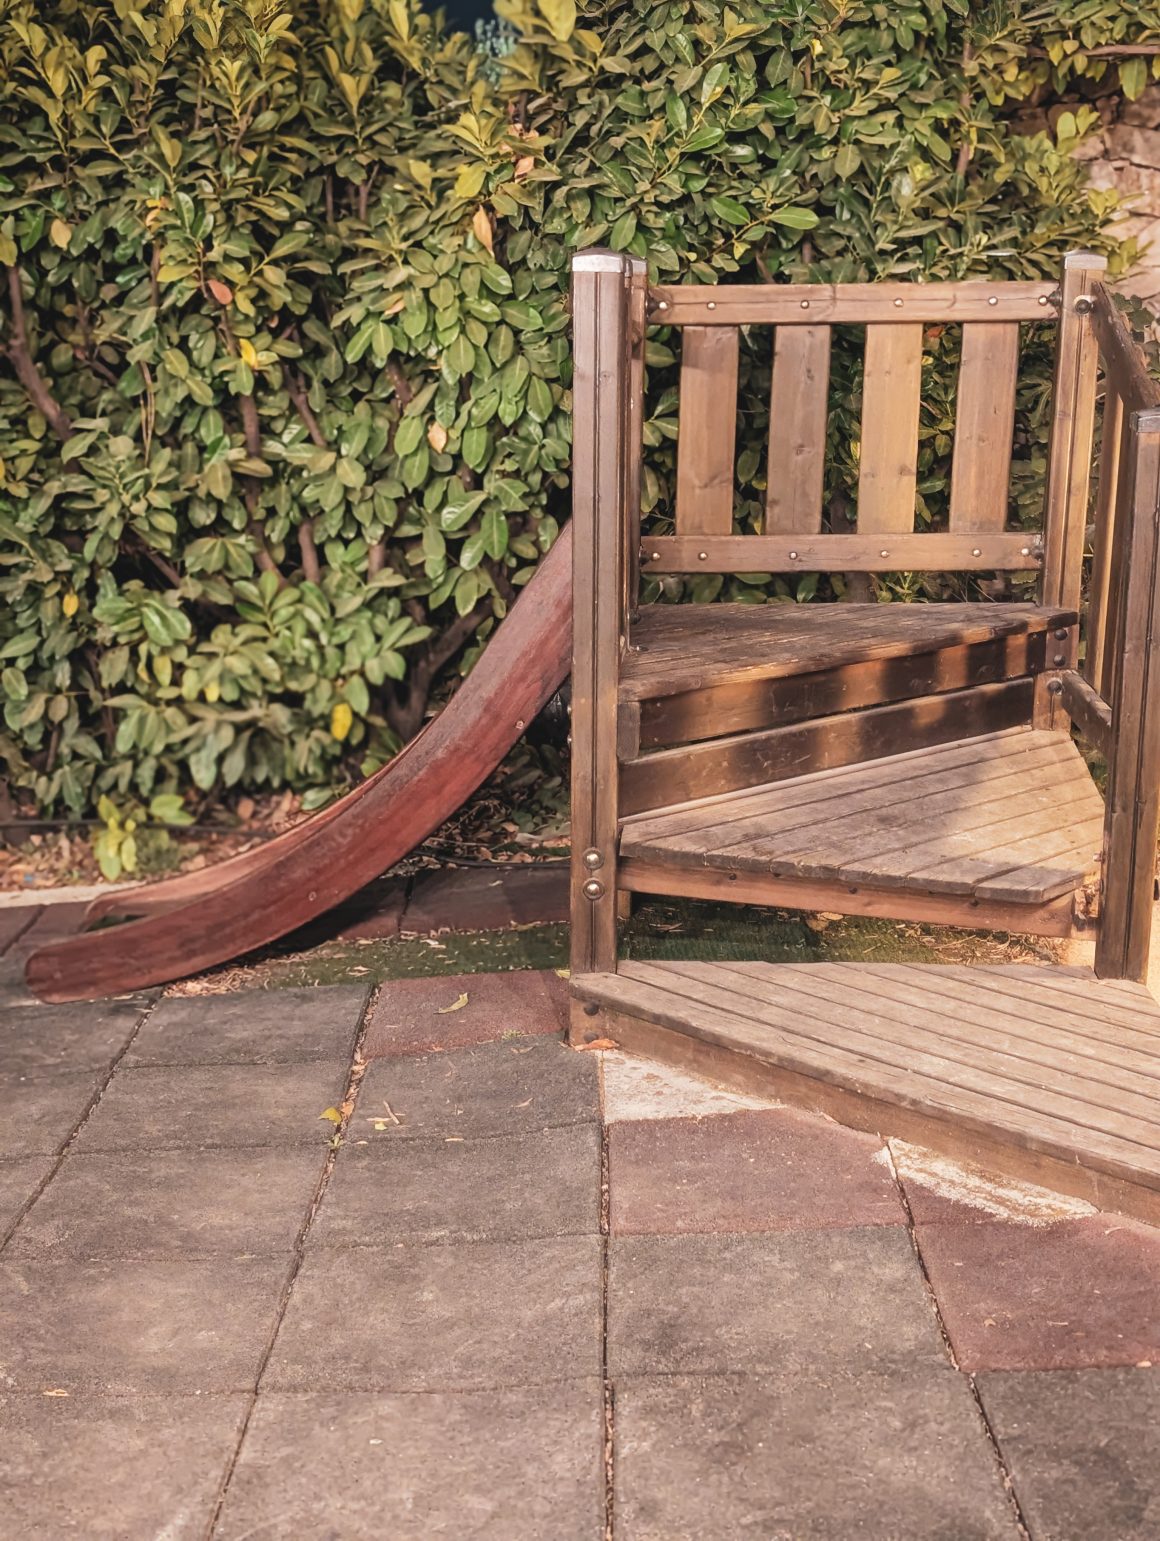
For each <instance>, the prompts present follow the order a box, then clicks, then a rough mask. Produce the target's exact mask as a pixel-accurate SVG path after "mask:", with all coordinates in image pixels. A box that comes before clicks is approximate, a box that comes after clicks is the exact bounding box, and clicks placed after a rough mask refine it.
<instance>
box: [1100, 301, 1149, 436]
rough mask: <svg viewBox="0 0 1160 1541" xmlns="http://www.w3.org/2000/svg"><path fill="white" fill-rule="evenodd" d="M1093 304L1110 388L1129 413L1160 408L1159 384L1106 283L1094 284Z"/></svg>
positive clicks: (1105, 372)
mask: <svg viewBox="0 0 1160 1541" xmlns="http://www.w3.org/2000/svg"><path fill="white" fill-rule="evenodd" d="M1092 301H1093V307H1092V325H1093V326H1094V328H1095V334H1096V341H1097V342H1098V344H1099V349H1100V362H1101V364H1102V365H1103V368H1104V376H1105V379H1106V381H1107V387H1108V389H1109V390H1110V391H1114V392H1115V394H1116V395H1117V396H1118V397H1119V399H1120V401H1121V402H1122V403H1123V406H1124V410H1125V411H1126V412H1147V411H1149V410H1150V409H1151V408H1152V407H1160V385H1158V384H1157V383H1156V381H1155V380H1153V379H1152V377H1151V375H1150V374H1149V373H1148V371H1147V369H1146V368H1145V367H1144V360H1143V358H1142V356H1141V353H1140V349H1139V348H1138V347H1137V346H1136V344H1135V343H1134V342H1133V341H1132V334H1131V332H1130V331H1129V330H1128V328H1127V327H1126V326H1125V324H1124V318H1123V316H1122V315H1121V314H1120V312H1119V310H1117V308H1116V304H1115V301H1114V300H1113V299H1112V296H1111V295H1110V294H1109V293H1108V291H1107V289H1106V288H1105V287H1104V285H1103V284H1096V285H1095V288H1094V292H1093V295H1092Z"/></svg>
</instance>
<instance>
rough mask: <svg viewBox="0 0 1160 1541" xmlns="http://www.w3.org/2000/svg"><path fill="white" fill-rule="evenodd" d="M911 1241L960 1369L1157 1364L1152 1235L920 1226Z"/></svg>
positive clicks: (1095, 1228)
mask: <svg viewBox="0 0 1160 1541" xmlns="http://www.w3.org/2000/svg"><path fill="white" fill-rule="evenodd" d="M918 1238H919V1246H920V1248H921V1251H922V1256H923V1260H924V1262H925V1264H926V1268H927V1272H928V1274H929V1276H930V1281H931V1284H932V1285H933V1287H934V1291H935V1295H936V1296H937V1298H938V1303H939V1308H940V1310H941V1312H942V1317H943V1321H944V1323H945V1325H946V1329H947V1332H948V1334H949V1336H950V1340H951V1344H952V1346H953V1348H954V1351H955V1356H956V1358H957V1359H958V1362H959V1364H960V1365H961V1366H962V1368H963V1369H965V1370H968V1371H974V1370H1057V1369H1082V1368H1084V1367H1086V1366H1094V1365H1134V1364H1138V1363H1140V1362H1141V1361H1143V1360H1149V1361H1153V1362H1158V1361H1160V1232H1157V1231H1152V1230H1148V1229H1146V1228H1145V1227H1144V1226H1140V1225H1135V1224H1133V1223H1132V1222H1130V1221H1127V1220H1119V1219H1116V1218H1114V1217H1112V1216H1110V1215H1092V1216H1090V1217H1089V1218H1087V1219H1083V1220H1069V1221H1064V1222H1062V1223H1061V1224H1059V1225H1054V1226H1048V1227H1043V1228H1038V1227H1033V1226H1019V1225H1007V1224H1003V1223H1000V1222H994V1223H991V1224H989V1225H974V1224H969V1225H921V1226H919V1227H918Z"/></svg>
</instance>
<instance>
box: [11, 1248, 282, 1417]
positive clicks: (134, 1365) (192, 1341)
mask: <svg viewBox="0 0 1160 1541" xmlns="http://www.w3.org/2000/svg"><path fill="white" fill-rule="evenodd" d="M289 1271H290V1258H289V1257H288V1256H283V1257H269V1258H224V1257H215V1258H212V1259H209V1260H190V1259H185V1258H182V1259H181V1260H179V1261H166V1262H155V1261H151V1262H136V1261H134V1262H120V1261H118V1262H87V1261H80V1260H78V1259H76V1258H60V1259H56V1258H54V1259H52V1260H51V1261H46V1260H44V1259H42V1258H36V1259H26V1258H9V1259H6V1260H5V1261H4V1262H2V1263H0V1386H4V1387H5V1388H6V1389H8V1390H10V1391H25V1392H34V1393H39V1394H43V1393H44V1392H45V1391H47V1390H53V1389H55V1390H61V1391H65V1392H68V1393H69V1394H70V1395H71V1394H74V1393H77V1392H82V1391H96V1392H102V1393H105V1394H107V1395H110V1396H133V1395H135V1394H136V1393H138V1392H144V1391H182V1392H207V1391H245V1390H247V1389H252V1388H253V1386H254V1384H255V1382H256V1379H257V1374H258V1367H259V1364H260V1362H261V1357H262V1352H263V1350H264V1348H265V1346H266V1343H267V1342H268V1340H269V1337H270V1333H271V1330H272V1328H273V1325H274V1318H275V1314H276V1312H277V1308H278V1302H279V1299H280V1296H281V1292H282V1289H283V1287H284V1285H285V1282H286V1279H287V1277H288V1275H289Z"/></svg>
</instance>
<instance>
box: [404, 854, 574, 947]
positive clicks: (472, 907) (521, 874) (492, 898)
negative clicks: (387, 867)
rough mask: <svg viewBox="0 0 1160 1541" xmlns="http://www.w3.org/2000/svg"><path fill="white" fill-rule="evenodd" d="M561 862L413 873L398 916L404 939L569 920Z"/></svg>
mask: <svg viewBox="0 0 1160 1541" xmlns="http://www.w3.org/2000/svg"><path fill="white" fill-rule="evenodd" d="M568 884H569V875H568V867H567V865H566V864H565V863H560V864H558V865H557V864H556V863H551V864H549V863H545V862H536V863H531V862H529V863H527V864H524V863H506V864H501V863H498V862H497V863H496V865H495V866H494V867H450V868H446V869H444V870H443V871H441V872H420V873H418V874H417V876H416V878H415V882H414V886H413V888H412V889H411V897H410V899H409V900H408V902H407V908H406V910H405V911H404V912H403V935H404V936H434V935H437V934H438V933H439V932H440V931H502V930H504V929H505V928H506V927H507V926H536V925H548V924H550V923H551V922H557V923H559V924H563V923H564V922H566V921H567V920H568V893H569V889H568Z"/></svg>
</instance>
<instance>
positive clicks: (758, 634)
mask: <svg viewBox="0 0 1160 1541" xmlns="http://www.w3.org/2000/svg"><path fill="white" fill-rule="evenodd" d="M1075 621H1076V614H1075V611H1074V610H1068V609H1065V608H1062V607H1060V606H1045V605H1022V604H929V605H926V604H917V605H891V604H884V605H879V604H850V605H823V604H818V605H792V604H772V605H742V604H713V605H665V604H654V605H645V606H643V607H642V609H641V612H640V618H639V619H638V620H637V621H635V622H634V624H633V628H632V648H631V650H630V651H629V652H628V653H627V654H626V655H625V657H624V660H623V662H622V665H621V671H620V699H621V700H626V701H627V700H634V701H644V700H649V699H654V698H657V697H663V696H672V695H678V694H681V693H682V692H685V691H695V690H701V689H704V688H705V687H706V686H709V685H725V684H740V683H743V682H747V681H753V680H762V679H786V678H790V677H791V676H794V675H799V674H805V673H818V672H822V671H825V670H828V669H837V668H841V667H843V666H845V665H847V664H854V663H863V662H875V661H885V660H889V659H892V658H905V657H910V656H913V655H915V654H919V653H931V652H936V651H938V650H940V649H943V648H957V647H970V646H978V645H980V644H983V643H987V642H993V641H995V640H997V639H1001V638H1004V637H1024V636H1030V635H1038V634H1041V633H1043V632H1046V631H1052V630H1055V629H1057V628H1066V627H1069V626H1072V625H1074V624H1075Z"/></svg>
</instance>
